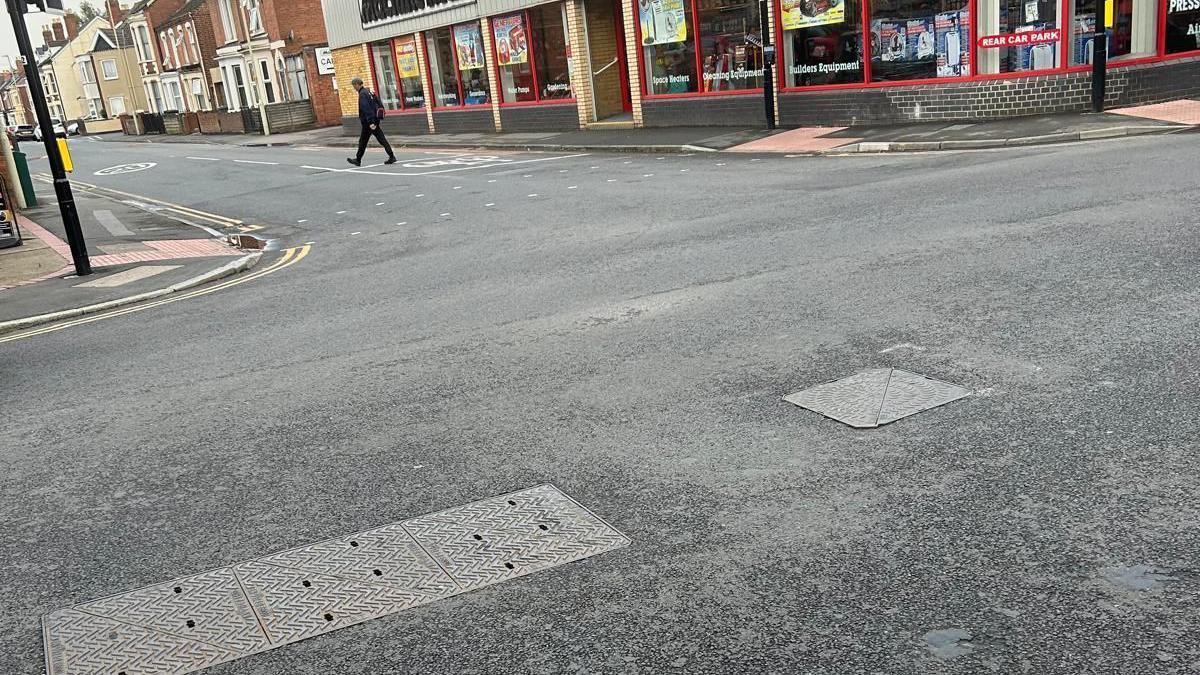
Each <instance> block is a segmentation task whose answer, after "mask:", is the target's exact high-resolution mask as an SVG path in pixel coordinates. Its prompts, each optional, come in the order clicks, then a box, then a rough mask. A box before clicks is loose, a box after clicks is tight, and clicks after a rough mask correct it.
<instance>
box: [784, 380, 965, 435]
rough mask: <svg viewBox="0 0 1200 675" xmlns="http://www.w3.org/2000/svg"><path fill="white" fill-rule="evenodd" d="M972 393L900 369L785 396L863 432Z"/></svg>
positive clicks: (785, 398) (792, 401) (962, 388)
mask: <svg viewBox="0 0 1200 675" xmlns="http://www.w3.org/2000/svg"><path fill="white" fill-rule="evenodd" d="M970 395H971V390H970V389H966V388H964V387H960V386H958V385H956V384H950V383H949V382H942V381H940V380H935V379H933V378H929V377H925V376H924V375H919V374H917V373H910V372H909V371H907V370H900V369H899V368H880V369H876V370H867V371H863V372H861V373H857V374H855V375H851V376H849V377H845V378H842V379H840V380H834V381H833V382H826V383H824V384H818V385H817V386H815V387H810V388H808V389H805V390H803V391H798V392H796V393H794V394H790V395H788V396H785V397H784V399H783V400H785V401H787V402H788V403H792V404H795V405H798V406H800V407H802V408H807V409H809V410H812V411H813V412H817V413H820V414H822V415H824V416H826V417H828V418H830V419H835V420H837V421H839V422H841V423H843V424H848V425H850V426H852V427H856V428H859V429H872V428H875V427H881V426H883V425H885V424H890V423H891V422H895V421H896V420H899V419H903V418H905V417H909V416H911V415H915V414H917V413H919V412H923V411H926V410H931V409H933V408H936V407H938V406H941V405H945V404H947V403H950V402H951V401H957V400H958V399H960V398H963V397H966V396H970Z"/></svg>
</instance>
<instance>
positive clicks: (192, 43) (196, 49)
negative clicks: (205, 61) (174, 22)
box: [184, 23, 200, 64]
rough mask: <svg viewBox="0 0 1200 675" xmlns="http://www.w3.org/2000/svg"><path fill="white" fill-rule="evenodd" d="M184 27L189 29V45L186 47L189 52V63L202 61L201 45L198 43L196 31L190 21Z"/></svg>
mask: <svg viewBox="0 0 1200 675" xmlns="http://www.w3.org/2000/svg"><path fill="white" fill-rule="evenodd" d="M184 28H185V30H186V31H187V47H185V48H184V50H185V51H187V53H188V57H187V62H188V63H189V64H197V63H200V45H199V44H197V43H196V31H195V29H194V28H193V27H192V24H190V23H189V24H187V25H186V26H185V27H184Z"/></svg>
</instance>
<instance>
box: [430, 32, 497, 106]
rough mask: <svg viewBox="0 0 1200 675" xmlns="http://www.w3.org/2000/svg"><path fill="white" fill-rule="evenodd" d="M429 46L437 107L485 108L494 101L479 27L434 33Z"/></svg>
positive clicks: (431, 77)
mask: <svg viewBox="0 0 1200 675" xmlns="http://www.w3.org/2000/svg"><path fill="white" fill-rule="evenodd" d="M426 42H427V46H428V53H429V70H430V79H431V80H432V81H433V94H434V105H435V106H459V105H483V104H485V103H487V102H488V101H490V100H491V95H490V87H489V85H488V78H487V71H486V70H484V56H483V36H482V34H481V32H480V30H479V24H477V23H467V24H459V25H457V26H453V27H450V28H439V29H437V30H434V31H430V32H429V33H428V37H427V38H426Z"/></svg>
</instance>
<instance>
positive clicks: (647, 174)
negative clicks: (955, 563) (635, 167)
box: [642, 173, 654, 178]
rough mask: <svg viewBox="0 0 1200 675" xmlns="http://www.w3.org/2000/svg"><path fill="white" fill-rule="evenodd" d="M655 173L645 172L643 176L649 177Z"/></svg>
mask: <svg viewBox="0 0 1200 675" xmlns="http://www.w3.org/2000/svg"><path fill="white" fill-rule="evenodd" d="M653 175H654V174H652V173H644V174H642V178H649V177H651V176H653Z"/></svg>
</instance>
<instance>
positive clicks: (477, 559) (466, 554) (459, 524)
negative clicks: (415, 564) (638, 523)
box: [404, 485, 629, 589]
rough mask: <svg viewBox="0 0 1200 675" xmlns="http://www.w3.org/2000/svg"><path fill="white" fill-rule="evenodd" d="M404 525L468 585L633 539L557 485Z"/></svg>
mask: <svg viewBox="0 0 1200 675" xmlns="http://www.w3.org/2000/svg"><path fill="white" fill-rule="evenodd" d="M404 527H405V528H406V529H407V530H408V531H409V532H411V533H412V535H413V537H414V538H416V540H417V541H418V542H420V544H421V545H422V546H423V547H424V548H425V550H427V551H429V553H430V554H431V555H433V558H434V560H436V561H437V562H438V563H439V564H440V565H441V566H442V567H444V568H445V569H446V571H447V572H448V573H449V574H450V576H451V577H452V578H453V579H454V580H455V581H457V582H458V583H459V584H461V585H462V587H463V588H465V589H475V588H479V587H481V586H487V585H488V584H494V583H496V582H499V581H504V580H506V579H512V578H513V577H519V576H522V575H525V574H531V573H533V572H537V571H540V570H544V569H547V568H550V567H555V566H558V565H562V564H564V563H568V562H571V561H572V560H579V559H580V558H586V557H588V556H593V555H596V554H597V553H603V552H605V551H611V550H613V549H616V548H621V547H622V546H626V545H628V544H629V540H628V539H626V538H625V536H624V535H622V534H621V533H620V532H617V531H616V530H614V529H613V528H612V527H609V525H608V524H607V523H605V522H604V521H603V520H600V519H599V518H597V517H596V516H595V515H593V514H592V513H591V512H589V511H588V510H587V509H585V508H583V507H582V506H580V505H579V504H577V503H575V501H574V500H572V499H571V498H570V497H568V496H566V495H564V494H563V493H561V492H559V491H558V489H557V488H555V487H554V486H552V485H543V486H540V487H536V488H532V489H530V490H524V491H522V492H514V493H513V494H510V495H504V496H501V497H493V498H491V499H484V500H482V501H478V502H475V503H474V504H467V505H466V506H460V507H457V508H453V509H448V510H446V511H442V512H440V513H434V514H431V515H428V516H422V517H420V518H414V519H412V520H409V521H405V523H404Z"/></svg>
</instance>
